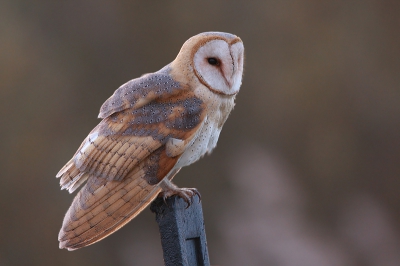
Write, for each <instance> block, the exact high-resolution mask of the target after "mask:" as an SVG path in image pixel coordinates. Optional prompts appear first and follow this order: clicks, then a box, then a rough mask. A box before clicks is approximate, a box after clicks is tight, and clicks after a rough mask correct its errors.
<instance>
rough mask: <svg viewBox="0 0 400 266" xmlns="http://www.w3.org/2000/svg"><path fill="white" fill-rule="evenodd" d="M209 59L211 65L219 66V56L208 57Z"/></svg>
mask: <svg viewBox="0 0 400 266" xmlns="http://www.w3.org/2000/svg"><path fill="white" fill-rule="evenodd" d="M207 61H208V63H209V64H210V65H213V66H218V65H219V60H218V59H217V58H215V57H210V58H207Z"/></svg>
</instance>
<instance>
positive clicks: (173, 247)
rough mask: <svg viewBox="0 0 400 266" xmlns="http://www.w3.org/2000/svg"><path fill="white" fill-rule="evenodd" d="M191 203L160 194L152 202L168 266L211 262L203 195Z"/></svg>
mask: <svg viewBox="0 0 400 266" xmlns="http://www.w3.org/2000/svg"><path fill="white" fill-rule="evenodd" d="M186 207H187V203H186V202H185V201H184V200H183V199H182V198H180V197H177V196H173V197H170V198H168V199H167V200H166V203H165V202H164V200H163V199H162V198H157V199H156V200H155V201H154V202H153V203H152V204H151V206H150V209H151V211H152V212H155V213H156V221H157V223H158V226H159V229H160V235H161V245H162V248H163V252H164V263H165V265H166V266H209V265H210V259H209V257H208V250H207V240H206V231H205V228H204V218H203V210H202V208H201V202H200V200H199V196H198V195H195V197H194V198H193V203H192V204H191V205H190V206H189V207H188V208H187V209H186Z"/></svg>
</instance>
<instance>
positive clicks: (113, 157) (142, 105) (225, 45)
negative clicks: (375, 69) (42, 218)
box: [57, 32, 244, 250]
mask: <svg viewBox="0 0 400 266" xmlns="http://www.w3.org/2000/svg"><path fill="white" fill-rule="evenodd" d="M243 60H244V47H243V43H242V41H241V39H240V38H239V37H237V36H235V35H232V34H229V33H222V32H206V33H201V34H198V35H196V36H194V37H192V38H190V39H189V40H187V41H186V42H185V43H184V44H183V46H182V48H181V50H180V52H179V53H178V55H177V57H176V58H175V60H174V61H173V62H172V63H170V64H168V65H166V66H165V67H163V68H162V69H161V70H159V71H157V72H155V73H150V74H145V75H143V76H141V77H139V78H137V79H133V80H131V81H128V82H127V83H125V84H124V85H122V86H121V87H119V88H118V89H117V90H116V91H115V92H114V94H113V95H112V96H111V97H110V98H109V99H107V100H106V101H105V103H104V104H103V105H102V106H101V108H100V113H99V116H98V117H99V118H101V119H102V121H101V122H100V123H99V124H98V125H97V126H96V127H95V128H94V129H93V130H92V131H91V132H90V133H89V135H88V136H87V137H86V139H85V140H84V141H83V143H82V144H81V146H80V147H79V149H78V151H77V152H76V153H75V155H74V156H73V157H72V159H71V160H70V161H69V162H68V163H67V164H66V165H65V166H64V167H63V168H62V169H61V170H60V172H59V173H58V174H57V177H59V178H60V185H61V188H62V189H67V190H68V191H69V192H70V193H72V192H74V191H75V190H76V189H77V188H78V187H80V186H81V185H82V184H83V183H85V182H86V184H85V185H84V186H83V187H82V188H81V190H80V191H79V192H78V194H77V195H76V197H75V198H74V200H73V202H72V205H71V206H70V208H69V210H68V211H67V213H66V215H65V217H64V221H63V224H62V228H61V230H60V233H59V236H58V239H59V241H60V248H66V249H68V250H75V249H78V248H82V247H85V246H88V245H91V244H93V243H95V242H97V241H99V240H101V239H103V238H105V237H107V236H108V235H110V234H112V233H113V232H115V231H116V230H118V229H119V228H121V227H122V226H124V225H125V224H126V223H127V222H129V221H130V220H132V219H133V218H134V217H135V216H137V215H138V214H139V213H140V212H141V211H142V210H143V209H144V208H146V206H148V205H149V204H150V203H151V202H152V201H153V200H154V199H155V198H156V197H157V196H158V195H159V196H162V197H164V198H166V197H170V196H172V195H178V196H180V197H182V198H183V199H185V200H186V202H187V203H188V204H190V200H191V199H192V197H193V196H194V194H198V192H197V190H196V189H194V188H178V187H177V186H176V185H174V184H173V183H172V182H171V180H172V178H173V177H174V176H175V175H176V174H177V173H178V172H179V170H180V169H181V168H182V167H184V166H187V165H190V164H192V163H194V162H196V161H197V160H199V159H200V158H201V157H202V156H203V155H205V154H206V153H210V152H211V151H212V150H213V149H214V148H215V146H216V144H217V140H218V137H219V134H220V132H221V129H222V126H223V125H224V123H225V121H226V119H227V118H228V115H229V113H230V112H231V110H232V109H233V107H234V100H235V96H236V94H237V93H238V92H239V89H240V85H241V83H242V73H243Z"/></svg>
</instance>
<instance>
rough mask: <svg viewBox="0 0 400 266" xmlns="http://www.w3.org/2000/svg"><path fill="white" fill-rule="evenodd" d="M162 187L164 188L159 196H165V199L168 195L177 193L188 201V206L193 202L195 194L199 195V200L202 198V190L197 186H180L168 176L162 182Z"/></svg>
mask: <svg viewBox="0 0 400 266" xmlns="http://www.w3.org/2000/svg"><path fill="white" fill-rule="evenodd" d="M160 187H161V188H162V191H161V192H160V194H159V195H158V196H159V197H163V199H164V201H165V200H166V199H167V198H168V197H171V196H173V195H177V196H179V197H181V198H182V199H184V200H185V201H186V203H187V206H186V208H188V207H189V206H190V205H191V204H192V202H193V198H194V196H195V195H198V196H199V200H201V195H200V192H199V191H198V190H197V189H196V188H179V187H177V186H176V185H175V184H174V183H172V182H171V181H170V180H169V179H168V178H164V179H163V180H162V181H161V182H160Z"/></svg>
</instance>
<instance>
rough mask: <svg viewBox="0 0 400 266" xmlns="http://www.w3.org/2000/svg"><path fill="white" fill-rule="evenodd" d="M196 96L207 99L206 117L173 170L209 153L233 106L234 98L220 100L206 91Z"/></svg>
mask: <svg viewBox="0 0 400 266" xmlns="http://www.w3.org/2000/svg"><path fill="white" fill-rule="evenodd" d="M197 95H198V96H200V98H203V97H205V96H206V97H207V98H208V100H209V104H208V112H207V113H208V115H207V117H206V118H205V119H204V122H203V125H202V126H201V129H199V131H198V132H197V134H196V136H195V137H194V138H193V140H192V141H191V142H190V143H189V145H188V147H187V148H186V150H185V151H184V153H183V154H182V155H181V157H180V159H179V161H178V162H177V164H176V166H175V168H180V167H184V166H187V165H190V164H192V163H194V162H196V161H197V160H199V159H200V158H201V157H203V156H204V155H205V154H206V153H211V151H212V150H213V149H214V148H215V146H217V141H218V138H219V134H220V132H221V130H222V126H223V125H224V123H225V121H226V119H227V118H228V115H229V113H230V111H231V110H232V109H233V106H234V97H229V98H225V99H221V98H219V96H218V95H215V94H213V93H211V92H210V91H209V90H207V91H206V93H204V91H203V93H199V94H197Z"/></svg>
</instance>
